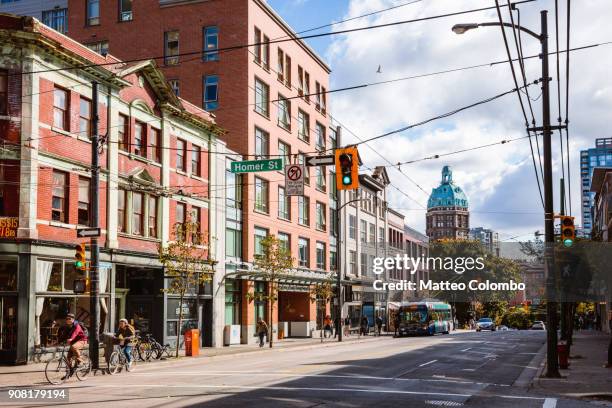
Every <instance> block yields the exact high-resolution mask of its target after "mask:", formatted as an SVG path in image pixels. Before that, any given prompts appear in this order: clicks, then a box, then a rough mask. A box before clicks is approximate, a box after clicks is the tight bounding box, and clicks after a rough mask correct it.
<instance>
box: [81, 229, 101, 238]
mask: <svg viewBox="0 0 612 408" xmlns="http://www.w3.org/2000/svg"><path fill="white" fill-rule="evenodd" d="M99 236H100V228H81V229H78V230H77V238H91V237H99Z"/></svg>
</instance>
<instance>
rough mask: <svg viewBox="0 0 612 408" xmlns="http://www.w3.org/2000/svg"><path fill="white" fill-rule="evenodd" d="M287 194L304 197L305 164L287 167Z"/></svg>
mask: <svg viewBox="0 0 612 408" xmlns="http://www.w3.org/2000/svg"><path fill="white" fill-rule="evenodd" d="M285 194H286V195H287V196H301V195H304V165H303V164H290V165H288V166H285Z"/></svg>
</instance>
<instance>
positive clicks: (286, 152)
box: [278, 140, 291, 168]
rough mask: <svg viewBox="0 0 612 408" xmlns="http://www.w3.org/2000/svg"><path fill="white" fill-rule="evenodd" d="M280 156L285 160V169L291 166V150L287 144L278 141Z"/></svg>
mask: <svg viewBox="0 0 612 408" xmlns="http://www.w3.org/2000/svg"><path fill="white" fill-rule="evenodd" d="M278 155H279V156H280V158H281V159H282V160H283V168H284V167H285V166H287V165H288V164H289V158H290V157H291V148H290V147H289V145H288V144H287V143H284V142H281V141H280V140H279V141H278Z"/></svg>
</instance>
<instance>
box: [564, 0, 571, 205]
mask: <svg viewBox="0 0 612 408" xmlns="http://www.w3.org/2000/svg"><path fill="white" fill-rule="evenodd" d="M570 23H571V1H570V0H567V38H566V41H567V44H566V49H568V50H569V49H570V48H569V47H570ZM565 58H566V59H565V142H566V143H565V146H566V154H567V185H568V187H567V189H568V194H567V195H568V202H569V215H572V176H571V167H570V153H569V150H570V149H569V75H570V53H569V52H568V53H566V56H565Z"/></svg>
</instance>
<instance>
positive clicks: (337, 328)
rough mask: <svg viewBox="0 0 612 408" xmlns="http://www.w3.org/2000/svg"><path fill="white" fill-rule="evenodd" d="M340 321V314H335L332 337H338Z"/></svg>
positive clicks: (340, 328) (340, 326) (340, 327)
mask: <svg viewBox="0 0 612 408" xmlns="http://www.w3.org/2000/svg"><path fill="white" fill-rule="evenodd" d="M341 322H342V319H340V316H336V318H335V319H334V329H335V333H334V339H335V338H336V337H338V335H339V333H340V330H342V325H341Z"/></svg>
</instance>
